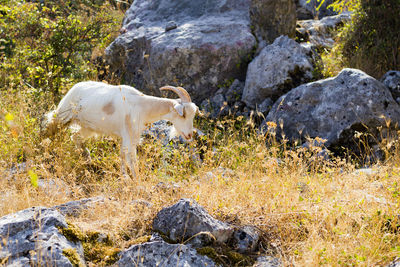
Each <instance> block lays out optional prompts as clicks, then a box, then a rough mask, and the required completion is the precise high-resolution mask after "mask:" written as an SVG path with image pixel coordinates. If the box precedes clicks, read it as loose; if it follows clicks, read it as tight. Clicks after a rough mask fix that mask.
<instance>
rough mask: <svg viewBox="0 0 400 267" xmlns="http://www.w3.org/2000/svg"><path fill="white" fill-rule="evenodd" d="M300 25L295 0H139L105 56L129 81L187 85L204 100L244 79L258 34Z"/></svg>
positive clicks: (147, 86) (291, 30)
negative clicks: (232, 83) (233, 82)
mask: <svg viewBox="0 0 400 267" xmlns="http://www.w3.org/2000/svg"><path fill="white" fill-rule="evenodd" d="M171 21H173V22H174V25H173V27H171V26H170V25H171ZM295 24H296V14H295V5H294V2H293V0H262V1H261V0H252V1H248V0H230V1H227V0H223V1H221V0H209V1H192V0H157V1H147V0H136V1H134V3H133V5H132V6H131V8H130V9H129V10H128V11H127V13H126V15H125V19H124V21H123V31H122V32H123V33H122V34H121V35H120V36H118V37H117V38H116V40H115V41H114V42H113V43H112V44H111V45H110V46H109V47H108V48H107V49H106V55H107V59H108V61H109V63H110V65H111V69H112V70H114V71H115V72H116V73H117V74H120V75H121V76H122V78H123V80H124V81H125V82H126V83H128V84H134V85H135V86H137V87H138V88H140V89H142V90H143V91H144V92H145V93H149V94H159V90H158V88H159V87H160V86H163V85H165V84H171V83H175V84H176V85H178V84H179V85H183V87H185V88H186V89H187V90H188V92H189V93H190V95H191V96H192V99H193V100H194V101H195V102H197V103H198V104H199V103H201V101H202V100H204V99H206V98H208V97H209V96H210V95H213V94H214V93H215V92H216V91H217V90H218V85H220V84H223V83H225V82H226V81H227V80H230V79H232V78H233V79H240V80H244V78H245V75H246V69H247V64H248V62H249V60H250V59H251V58H252V55H253V53H254V47H256V45H257V38H259V40H260V39H264V40H266V41H268V42H271V41H272V40H274V39H275V38H276V37H278V36H279V35H281V34H287V35H291V36H294V34H295ZM166 29H168V30H167V31H166ZM255 35H256V36H257V38H256V37H255Z"/></svg>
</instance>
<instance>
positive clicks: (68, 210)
mask: <svg viewBox="0 0 400 267" xmlns="http://www.w3.org/2000/svg"><path fill="white" fill-rule="evenodd" d="M104 200H105V198H104V197H102V196H98V197H91V198H83V199H80V200H74V201H69V202H67V203H64V204H61V205H57V206H54V207H53V209H56V210H58V211H59V212H60V213H61V214H63V215H65V216H74V217H77V216H79V215H80V214H81V213H82V211H84V210H86V209H88V208H93V207H94V206H95V205H97V204H100V203H104Z"/></svg>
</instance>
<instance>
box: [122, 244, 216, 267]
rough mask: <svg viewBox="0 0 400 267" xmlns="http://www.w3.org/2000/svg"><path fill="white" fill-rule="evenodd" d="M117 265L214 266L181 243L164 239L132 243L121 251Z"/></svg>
mask: <svg viewBox="0 0 400 267" xmlns="http://www.w3.org/2000/svg"><path fill="white" fill-rule="evenodd" d="M116 265H117V266H119V267H123V266H140V267H145V266H146V267H147V266H149V267H150V266H181V267H186V266H210V267H211V266H216V264H215V263H214V262H213V261H212V260H211V259H210V258H208V257H206V256H203V255H200V254H198V253H197V251H196V250H195V249H193V248H191V247H189V246H186V245H183V244H168V243H166V242H164V241H153V242H146V243H143V244H139V245H133V246H131V247H130V248H129V249H127V250H125V251H123V252H121V254H120V260H119V261H118V262H117V263H116Z"/></svg>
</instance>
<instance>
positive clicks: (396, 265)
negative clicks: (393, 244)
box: [387, 257, 400, 267]
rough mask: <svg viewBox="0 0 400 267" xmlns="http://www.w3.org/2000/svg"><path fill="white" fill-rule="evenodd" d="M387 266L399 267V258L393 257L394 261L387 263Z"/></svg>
mask: <svg viewBox="0 0 400 267" xmlns="http://www.w3.org/2000/svg"><path fill="white" fill-rule="evenodd" d="M387 267H400V258H399V257H397V258H395V259H394V261H392V262H391V263H389V264H388V265H387Z"/></svg>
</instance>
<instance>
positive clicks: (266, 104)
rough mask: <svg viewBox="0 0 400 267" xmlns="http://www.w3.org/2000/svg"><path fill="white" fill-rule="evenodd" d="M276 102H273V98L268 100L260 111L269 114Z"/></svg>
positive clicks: (259, 107) (261, 105)
mask: <svg viewBox="0 0 400 267" xmlns="http://www.w3.org/2000/svg"><path fill="white" fill-rule="evenodd" d="M273 104H274V102H273V101H272V99H271V98H266V99H264V101H263V102H262V103H261V104H260V105H259V106H258V111H259V112H261V113H263V114H267V113H268V111H269V110H270V109H271V107H272V105H273Z"/></svg>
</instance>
